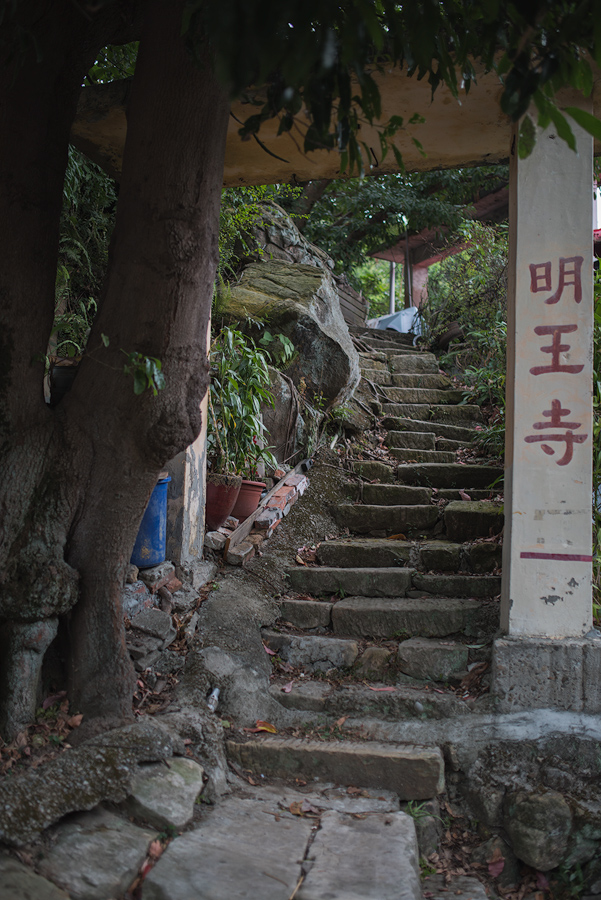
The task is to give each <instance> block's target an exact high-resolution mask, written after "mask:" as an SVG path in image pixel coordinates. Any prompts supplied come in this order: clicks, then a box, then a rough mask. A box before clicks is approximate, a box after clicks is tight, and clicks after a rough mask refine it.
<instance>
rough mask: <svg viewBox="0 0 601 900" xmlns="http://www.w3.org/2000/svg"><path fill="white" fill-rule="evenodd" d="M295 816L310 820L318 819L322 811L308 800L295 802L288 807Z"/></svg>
mask: <svg viewBox="0 0 601 900" xmlns="http://www.w3.org/2000/svg"><path fill="white" fill-rule="evenodd" d="M288 809H289V810H290V812H291V813H292V815H293V816H306V817H307V818H309V819H318V818H319V817H320V815H321V810H320V809H317V807H316V806H313V805H312V804H311V803H309V801H308V800H294V801H293V802H292V803H291V804H290V806H289V807H288Z"/></svg>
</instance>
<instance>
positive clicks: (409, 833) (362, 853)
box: [297, 810, 422, 900]
mask: <svg viewBox="0 0 601 900" xmlns="http://www.w3.org/2000/svg"><path fill="white" fill-rule="evenodd" d="M384 848H385V850H384ZM418 856H419V854H418V849H417V839H416V836H415V827H414V824H413V820H412V819H411V818H410V817H409V816H408V815H406V813H402V812H395V813H379V814H376V815H370V816H369V817H368V818H366V819H355V818H350V817H349V816H344V815H342V814H341V813H338V812H334V811H333V810H332V811H329V812H326V813H324V815H323V816H322V817H321V828H320V830H319V831H318V832H317V835H316V838H315V840H314V842H313V844H312V845H311V849H310V852H309V860H311V861H312V863H313V865H312V866H311V868H310V870H309V873H308V875H307V876H306V878H305V880H304V882H303V884H302V885H301V888H300V890H299V891H298V894H297V897H298V900H324V898H326V897H327V898H329V900H350V898H351V897H354V898H357V900H359V898H360V900H421V897H422V892H421V884H420V872H419V859H418Z"/></svg>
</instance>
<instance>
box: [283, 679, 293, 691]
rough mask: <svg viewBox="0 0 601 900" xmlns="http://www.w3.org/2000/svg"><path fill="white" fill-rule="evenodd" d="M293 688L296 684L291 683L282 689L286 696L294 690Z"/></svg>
mask: <svg viewBox="0 0 601 900" xmlns="http://www.w3.org/2000/svg"><path fill="white" fill-rule="evenodd" d="M293 686H294V682H293V681H289V682H288V684H285V685H284V687H283V688H281V690H282V691H283V692H284V694H289V693H290V691H291V690H292V688H293Z"/></svg>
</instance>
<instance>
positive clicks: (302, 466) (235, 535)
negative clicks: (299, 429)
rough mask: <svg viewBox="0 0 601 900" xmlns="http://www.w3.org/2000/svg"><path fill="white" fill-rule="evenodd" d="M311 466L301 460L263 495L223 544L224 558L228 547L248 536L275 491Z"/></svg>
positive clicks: (310, 462) (309, 461) (310, 463)
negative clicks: (253, 509)
mask: <svg viewBox="0 0 601 900" xmlns="http://www.w3.org/2000/svg"><path fill="white" fill-rule="evenodd" d="M312 465H313V461H312V460H310V459H303V461H302V462H299V463H298V465H296V466H295V467H294V469H291V470H290V471H289V472H287V473H286V474H285V475H284V477H283V478H280V480H279V481H278V483H277V484H276V485H274V487H272V489H271V490H270V491H269V492H268V493H267V494H265V496H264V497H263V499H262V500H261V502H260V503H259V505H258V507H257V508H256V510H255V511H254V513H252V514H251V515H250V516H249V517H248V518H247V519H245V520H244V522H242V523H241V524H240V525H238V527H237V528H236V530H235V531H232V533H231V534H230V536H229V538H228V539H227V541H226V542H225V547H224V548H223V555H224V556H225V554H226V553H227V551H228V550H229V549H230V547H235V546H236V544H239V543H240V542H241V541H243V540H244V538H245V537H248V535H249V534H250V532H251V530H252V527H253V525H254V522H255V519H256V518H257V516H258V515H259V513H262V512H263V510H264V509H265V507H266V506H267V504H268V503H269V500H271V498H272V497H273V495H274V494H275V492H276V491H278V490H279V489H280V488H281V487H283V486H284V485H285V484H286V482H287V480H288V479H289V478H290V476H291V475H298V474H300V473H301V472H303V473H304V472H308V471H309V469H310V468H311V466H312Z"/></svg>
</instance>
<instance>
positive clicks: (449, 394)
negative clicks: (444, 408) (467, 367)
mask: <svg viewBox="0 0 601 900" xmlns="http://www.w3.org/2000/svg"><path fill="white" fill-rule="evenodd" d="M384 394H385V396H386V398H387V399H388V400H389V401H390V402H391V403H405V404H407V403H409V404H414V403H415V404H418V405H419V404H425V403H427V404H430V405H438V404H443V403H445V404H446V403H449V404H451V403H452V404H455V403H461V401H462V400H463V391H455V390H453V389H451V388H449V389H448V390H446V391H437V390H433V389H431V388H401V387H389V388H386V389H385V391H384Z"/></svg>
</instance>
